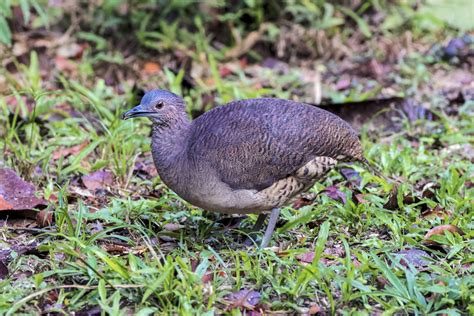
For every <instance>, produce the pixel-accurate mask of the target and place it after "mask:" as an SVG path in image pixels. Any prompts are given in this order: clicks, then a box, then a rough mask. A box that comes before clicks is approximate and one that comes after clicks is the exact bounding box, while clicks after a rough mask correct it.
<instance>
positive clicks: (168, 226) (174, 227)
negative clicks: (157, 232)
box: [163, 223, 184, 232]
mask: <svg viewBox="0 0 474 316" xmlns="http://www.w3.org/2000/svg"><path fill="white" fill-rule="evenodd" d="M182 228H184V225H181V224H176V223H168V224H164V225H163V229H164V230H167V231H170V232H174V231H177V230H180V229H182Z"/></svg>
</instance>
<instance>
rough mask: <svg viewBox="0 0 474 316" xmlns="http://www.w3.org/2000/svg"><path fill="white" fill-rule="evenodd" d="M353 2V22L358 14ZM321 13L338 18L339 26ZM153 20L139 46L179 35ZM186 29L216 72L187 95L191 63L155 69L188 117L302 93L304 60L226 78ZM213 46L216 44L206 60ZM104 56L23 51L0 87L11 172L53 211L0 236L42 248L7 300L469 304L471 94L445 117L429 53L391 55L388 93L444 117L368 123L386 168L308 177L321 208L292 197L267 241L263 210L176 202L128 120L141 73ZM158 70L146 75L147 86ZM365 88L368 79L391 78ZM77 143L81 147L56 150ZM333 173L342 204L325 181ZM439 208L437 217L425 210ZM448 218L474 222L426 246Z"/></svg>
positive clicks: (366, 307)
mask: <svg viewBox="0 0 474 316" xmlns="http://www.w3.org/2000/svg"><path fill="white" fill-rule="evenodd" d="M326 9H327V7H326ZM346 13H347V15H348V16H349V17H350V18H352V19H355V20H356V23H357V24H358V25H359V26H360V24H363V23H365V22H364V21H363V20H359V19H360V18H359V17H358V16H357V14H356V13H354V12H352V11H347V10H346ZM228 18H231V17H228ZM321 18H322V17H321ZM324 18H325V19H327V21H326V24H327V25H330V26H331V25H333V24H334V25H339V23H340V21H339V20H337V19H336V20H332V19H331V18H330V17H329V16H325V17H324ZM143 23H144V24H145V23H148V22H147V21H145V22H143ZM150 23H151V22H150ZM196 23H199V22H196ZM326 24H324V25H326ZM169 27H170V28H171V29H172V27H173V25H171V26H169ZM328 27H329V26H328ZM363 27H364V28H365V27H367V26H366V25H365V24H363ZM142 31H143V34H142V35H141V36H142V37H139V39H140V40H143V41H145V44H144V46H145V47H147V44H146V43H148V41H149V40H150V39H152V41H151V42H155V41H154V39H156V38H159V39H160V43H161V44H162V45H168V46H170V45H176V43H174V42H173V41H169V38H168V37H170V36H172V34H173V32H172V31H167V32H165V33H164V34H161V35H159V36H158V35H156V34H155V35H154V34H150V33H149V32H148V31H146V25H145V26H143V25H142ZM364 33H367V32H364ZM82 36H84V35H82ZM180 36H183V37H184V38H185V39H186V41H185V43H186V45H188V43H189V41H192V40H193V39H195V40H196V41H198V42H199V45H198V49H197V50H196V51H194V52H193V56H192V57H191V58H193V60H194V62H196V61H199V62H202V63H203V64H204V65H205V66H208V68H209V72H208V76H207V77H199V78H197V80H196V82H195V86H194V87H192V88H191V89H188V90H184V89H183V84H182V82H183V76H184V72H178V73H173V72H172V71H171V70H169V69H164V70H163V71H162V72H161V73H160V75H158V76H157V77H152V79H153V80H156V82H159V83H160V84H159V86H160V88H167V89H170V90H172V91H174V92H177V93H180V94H184V95H185V99H186V101H187V103H188V107H189V108H188V110H189V111H190V112H191V111H193V110H200V109H203V108H206V109H207V108H208V107H209V104H208V103H207V101H206V100H205V99H204V96H205V95H207V94H213V95H214V96H215V102H216V103H218V104H222V103H225V102H228V101H230V100H233V99H237V98H251V97H257V96H275V97H282V98H291V97H294V92H295V91H300V92H301V91H305V89H306V88H307V84H305V83H304V82H303V83H301V82H300V81H298V79H297V78H300V77H299V76H300V75H301V73H300V69H299V68H296V67H295V69H291V72H290V73H288V74H287V75H285V76H281V77H279V76H276V75H275V74H274V73H272V72H271V71H269V70H268V71H269V73H266V72H265V70H263V71H262V73H260V74H259V75H257V76H251V75H249V74H248V73H246V72H245V71H244V70H237V71H236V72H235V73H233V74H232V75H230V76H223V75H222V74H221V72H220V68H219V67H220V66H221V65H223V64H224V61H223V59H222V56H221V54H220V53H217V52H215V51H214V50H213V48H210V44H209V42H208V41H209V39H208V37H206V35H205V33H204V30H203V29H199V28H198V31H197V32H196V34H192V33H189V32H187V31H183V34H181V35H180ZM367 36H368V35H367ZM430 36H431V35H430ZM89 37H90V36H89ZM150 45H151V44H150ZM156 49H162V48H161V47H158V48H156ZM182 49H183V50H186V49H188V48H182ZM202 52H204V53H206V52H209V54H208V55H206V56H205V58H204V60H203V59H202V58H203V57H202ZM102 53H103V52H101V51H99V52H97V51H96V52H91V53H90V54H84V56H83V57H81V58H80V59H79V60H77V61H76V62H77V63H78V67H79V69H84V70H85V71H84V72H83V73H82V74H81V76H77V77H74V76H65V75H63V74H57V75H55V76H54V81H53V82H51V81H48V80H46V79H45V78H44V75H42V74H41V63H40V62H39V59H38V55H37V54H36V53H35V52H34V51H33V52H32V53H31V54H30V55H29V58H28V61H27V62H25V63H21V62H19V61H17V62H16V69H15V70H11V69H7V68H1V70H0V72H1V73H2V75H4V76H5V78H6V79H7V82H6V85H7V91H8V93H6V94H5V96H4V97H2V98H0V113H1V115H0V135H1V136H2V138H1V141H0V151H1V152H2V153H3V159H0V167H2V166H3V167H10V168H13V169H14V170H15V171H16V172H17V173H18V174H19V175H21V176H22V177H24V178H26V179H29V180H32V181H33V182H34V183H35V185H36V186H37V187H38V188H39V192H40V193H42V194H43V195H44V196H45V198H46V199H48V200H49V206H48V208H49V209H50V210H51V211H54V213H53V216H54V225H52V226H50V227H44V228H37V229H33V230H28V229H27V230H24V229H22V227H20V228H14V227H13V226H12V225H8V223H9V222H7V225H3V226H1V227H0V246H1V247H2V248H5V249H9V248H10V247H11V246H12V245H14V244H18V245H23V244H29V243H31V242H36V243H38V246H37V247H36V248H37V250H36V251H35V252H34V253H31V254H22V253H16V252H13V253H12V255H11V256H12V258H11V260H9V261H8V269H9V274H8V276H7V277H6V278H4V279H3V280H0V293H1V295H0V313H2V314H3V313H5V314H7V315H12V314H16V313H22V314H38V313H41V312H44V311H47V312H50V313H59V314H70V313H71V312H73V311H75V312H78V311H83V312H84V311H96V312H100V313H102V314H111V315H121V314H131V313H133V314H137V315H150V314H170V313H178V314H184V315H189V314H199V315H212V314H214V313H228V314H230V315H240V314H245V313H249V311H248V309H247V310H245V309H244V308H242V306H241V305H239V304H238V303H236V302H229V299H228V295H229V294H231V293H235V292H238V291H239V290H241V289H250V290H254V291H256V292H258V293H260V295H261V301H260V303H259V304H258V305H257V306H256V309H257V310H265V311H274V312H278V311H279V312H282V313H303V314H304V313H309V312H310V311H315V310H316V307H317V308H319V309H320V310H321V311H322V312H323V313H331V314H341V315H367V314H384V315H391V314H410V315H411V314H414V315H439V314H447V315H460V314H469V313H470V314H472V313H474V304H473V294H472V293H473V290H474V278H473V276H472V263H473V261H474V260H473V256H472V253H473V251H474V249H473V248H474V244H473V242H472V240H473V239H472V236H473V235H472V231H473V230H472V228H473V215H474V207H473V206H474V205H473V200H474V189H473V186H472V178H473V175H474V168H473V165H472V153H471V157H469V156H468V155H469V153H468V151H469V148H470V150H471V151H472V143H473V141H474V139H473V126H474V124H473V123H474V122H473V120H472V117H473V116H474V102H473V101H472V100H466V101H464V102H462V104H460V105H459V106H458V107H457V109H456V112H457V113H456V114H454V115H453V114H449V113H448V111H447V110H449V108H451V107H453V105H449V106H447V103H448V101H447V99H446V98H445V97H443V96H442V95H440V94H439V93H433V91H432V90H429V89H428V90H426V86H429V84H430V83H431V80H432V75H433V73H434V71H435V67H434V66H433V65H432V64H431V63H430V61H429V60H426V59H425V58H424V57H423V56H420V55H419V54H412V55H410V56H408V57H406V58H404V59H402V60H400V61H398V63H397V64H396V65H395V68H396V69H398V70H399V72H398V73H397V74H396V75H394V76H397V78H396V80H394V81H395V82H396V84H395V88H396V89H397V90H399V91H408V92H406V95H407V96H414V97H415V98H417V99H422V100H425V101H427V102H429V104H430V109H431V110H432V111H434V112H436V113H437V114H438V115H439V119H438V120H435V121H430V120H417V121H408V120H407V119H405V120H404V121H403V129H402V130H400V131H399V132H397V133H391V134H389V135H387V133H384V132H381V131H380V130H377V128H375V130H374V129H373V128H369V127H367V128H366V129H365V130H364V132H363V133H362V141H363V147H364V151H365V154H366V157H367V158H368V160H369V161H371V162H373V163H374V164H375V165H377V166H378V167H379V168H380V172H381V173H382V174H383V175H385V176H386V177H387V178H388V179H391V180H387V179H384V178H381V177H379V176H377V175H374V174H373V173H371V172H370V171H369V170H366V169H365V168H364V167H363V166H359V165H352V166H349V168H352V169H354V170H355V171H356V172H357V173H358V175H359V176H360V177H361V183H360V185H356V184H354V183H352V184H350V182H347V181H346V180H345V179H344V177H343V176H342V175H341V173H340V172H339V171H338V170H334V171H331V172H330V174H329V175H328V177H327V178H326V179H325V180H324V181H321V182H320V183H317V184H316V185H315V187H314V188H312V190H311V191H313V192H315V193H319V194H318V195H317V196H316V199H315V200H314V201H313V202H312V203H311V204H310V205H306V206H303V207H301V208H299V209H294V208H293V207H291V206H289V207H286V208H284V209H283V210H282V215H281V219H280V221H279V223H278V229H277V231H276V233H275V234H274V236H273V240H272V244H271V245H272V247H271V248H268V249H263V250H261V249H258V248H256V247H251V248H246V247H244V246H243V245H242V241H243V239H244V238H245V236H246V235H247V234H248V233H249V231H250V228H251V226H252V224H253V223H254V221H255V219H256V216H255V215H249V217H247V218H245V219H243V220H242V221H241V222H240V223H239V225H237V226H235V225H234V226H233V225H231V224H228V221H226V220H224V219H222V217H223V216H221V215H216V214H214V213H209V212H206V211H203V210H201V209H198V208H195V207H193V206H192V205H189V204H187V203H185V202H184V201H182V200H180V199H179V197H178V196H177V195H176V194H174V193H173V192H171V191H170V190H169V189H168V188H167V187H166V186H165V185H164V184H162V183H161V181H160V180H159V178H155V177H152V176H151V175H150V173H149V172H148V171H143V170H140V168H138V167H137V165H138V164H147V163H149V162H150V161H151V156H150V155H149V151H150V141H149V137H148V135H149V134H150V124H149V123H148V122H145V121H139V120H130V121H122V120H121V119H120V115H121V114H122V113H123V112H124V111H125V110H126V109H128V108H130V107H131V106H132V105H133V104H134V102H136V101H137V100H136V98H137V95H136V92H135V91H134V87H133V85H132V84H128V83H127V82H125V83H122V84H120V87H119V88H118V87H117V86H112V85H109V84H107V83H106V81H105V80H103V79H100V78H99V79H98V78H97V77H96V76H95V70H94V65H96V63H97V56H99V55H100V54H102ZM224 65H225V64H224ZM413 65H416V67H414V66H413ZM123 67H125V65H123ZM443 67H445V68H446V69H448V72H449V71H452V70H453V69H455V67H454V66H453V65H450V64H447V63H444V64H443ZM268 78H272V80H269V79H268ZM147 80H150V78H139V79H137V81H138V82H139V84H141V85H143V86H146V84H147V83H146V81H147ZM263 81H265V82H266V84H265V85H260V84H259V83H261V82H263ZM268 81H269V82H268ZM295 82H296V83H295ZM372 84H375V85H376V87H375V89H374V91H380V90H381V89H382V86H381V85H379V83H377V82H375V83H373V82H372ZM324 88H327V89H328V90H329V91H328V92H327V95H330V96H331V97H332V98H333V99H334V100H338V101H341V100H352V99H354V98H355V97H357V96H360V95H361V94H363V92H362V91H365V92H367V89H363V87H361V86H356V87H354V88H353V90H350V91H342V92H341V91H337V90H334V89H332V88H331V86H330V85H329V84H328V85H327V87H326V86H324ZM377 88H378V90H377ZM118 91H120V92H118ZM301 94H302V96H301ZM299 97H300V98H303V99H304V98H305V97H306V95H305V92H304V93H300V94H299ZM58 118H59V119H58ZM73 146H81V147H80V148H81V149H80V150H79V151H78V152H73V153H72V154H71V155H67V154H62V155H57V154H56V156H58V157H56V156H55V153H58V151H60V150H64V149H65V148H66V152H67V150H68V148H69V150H70V148H71V147H73ZM469 146H470V147H469ZM97 170H108V171H110V172H111V173H112V174H113V177H114V181H113V184H112V185H110V186H107V187H104V188H103V189H101V190H98V191H87V190H84V187H83V185H82V184H81V181H80V178H81V176H83V175H88V174H90V173H92V172H94V171H97ZM393 179H398V181H399V182H400V184H399V185H398V187H396V186H395V184H394V183H395V182H394V181H393ZM336 184H339V190H340V191H341V192H342V193H343V194H344V195H345V197H346V202H345V203H343V202H341V201H338V200H334V199H332V198H330V197H329V196H328V195H326V194H322V193H321V192H323V191H324V189H325V188H327V187H329V186H331V185H336ZM344 184H346V185H344ZM361 198H362V200H361ZM390 201H391V202H392V203H391V204H390V203H389V202H390ZM436 208H438V209H439V210H442V211H441V214H443V215H438V216H434V217H427V216H425V213H424V212H425V211H427V210H432V209H436ZM9 221H10V219H9ZM11 223H12V224H14V223H15V222H14V220H12V221H11ZM445 224H451V225H455V226H456V227H458V228H459V229H461V230H462V231H463V232H464V233H465V235H460V234H458V233H451V232H445V233H443V234H441V235H436V236H434V237H432V239H433V240H435V241H436V242H437V243H438V246H437V247H433V246H430V245H429V244H427V242H426V241H425V239H424V236H425V234H426V233H427V232H428V231H429V230H430V229H431V228H433V227H435V226H439V225H445ZM33 226H34V224H33ZM23 228H24V227H23ZM27 228H29V227H27ZM32 232H33V233H32ZM411 248H416V249H421V250H424V251H426V253H427V254H429V258H426V259H425V260H427V261H428V263H427V264H426V265H425V266H423V267H420V266H417V265H414V264H412V263H408V264H406V263H405V261H403V258H404V256H403V255H401V254H399V252H400V251H401V250H404V249H411Z"/></svg>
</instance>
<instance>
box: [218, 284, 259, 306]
mask: <svg viewBox="0 0 474 316" xmlns="http://www.w3.org/2000/svg"><path fill="white" fill-rule="evenodd" d="M226 300H227V302H228V303H229V306H228V307H229V308H230V309H234V308H240V309H250V310H252V309H254V308H255V306H256V305H257V304H258V303H259V302H260V293H259V292H257V291H253V290H247V289H243V290H240V291H237V292H234V293H231V294H229V295H227V297H226Z"/></svg>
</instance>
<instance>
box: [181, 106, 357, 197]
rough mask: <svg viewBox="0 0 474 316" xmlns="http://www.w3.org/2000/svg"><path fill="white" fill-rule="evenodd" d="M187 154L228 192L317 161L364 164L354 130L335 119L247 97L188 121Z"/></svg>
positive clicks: (267, 182)
mask: <svg viewBox="0 0 474 316" xmlns="http://www.w3.org/2000/svg"><path fill="white" fill-rule="evenodd" d="M189 132H190V133H189V139H188V143H187V156H188V159H189V160H192V161H193V162H194V163H195V164H197V165H198V166H199V168H200V169H204V170H205V169H206V168H207V169H209V172H210V173H211V172H212V173H213V174H215V175H216V176H217V177H218V178H219V179H220V180H221V181H222V182H224V183H225V184H227V185H228V186H229V187H231V188H232V189H247V190H258V191H260V190H263V189H265V188H268V187H269V186H271V185H272V184H274V183H275V182H277V181H278V180H281V179H284V178H286V177H288V176H289V175H291V174H293V173H294V172H295V171H296V170H298V169H299V168H301V167H302V166H304V165H305V164H306V163H308V162H310V161H312V160H313V159H314V158H316V157H330V158H333V159H336V160H338V161H341V160H343V161H350V160H363V156H362V149H361V145H360V142H359V139H358V137H357V134H356V133H355V132H354V130H353V129H352V128H351V127H350V126H349V125H348V124H347V123H346V122H345V121H343V120H342V119H340V118H339V117H337V116H335V115H333V114H331V113H329V112H327V111H324V110H322V109H319V108H317V107H313V106H310V105H307V104H302V103H297V102H293V101H289V100H282V99H271V98H261V99H249V100H242V101H235V102H231V103H229V104H227V105H225V106H221V107H218V108H215V109H213V110H211V111H209V112H207V113H205V114H203V115H201V116H200V117H199V118H197V119H196V120H194V121H193V123H192V125H191V129H190V131H189Z"/></svg>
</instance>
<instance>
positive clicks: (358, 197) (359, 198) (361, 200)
mask: <svg viewBox="0 0 474 316" xmlns="http://www.w3.org/2000/svg"><path fill="white" fill-rule="evenodd" d="M354 197H355V199H356V201H357V203H359V204H367V200H366V199H364V197H365V194H362V193H356V194H355V195H354Z"/></svg>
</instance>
